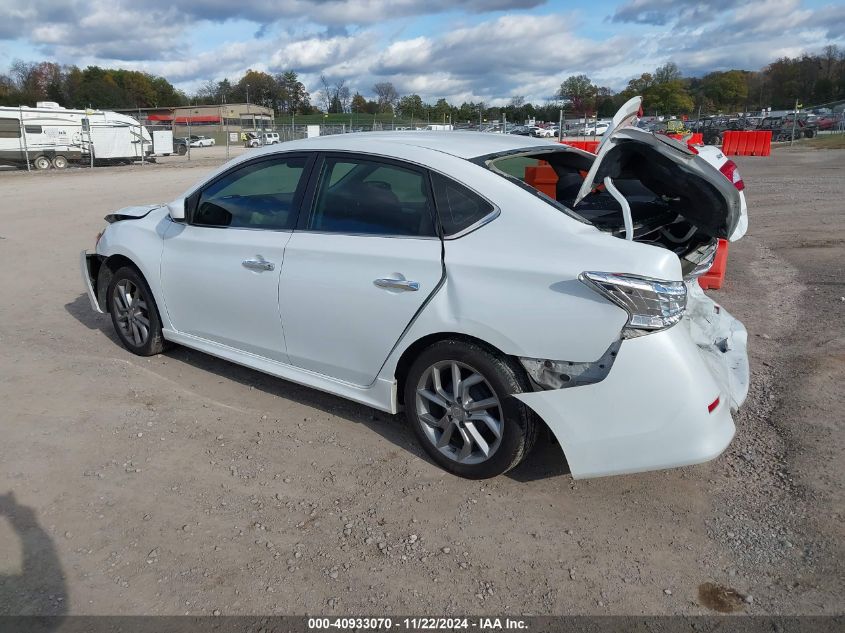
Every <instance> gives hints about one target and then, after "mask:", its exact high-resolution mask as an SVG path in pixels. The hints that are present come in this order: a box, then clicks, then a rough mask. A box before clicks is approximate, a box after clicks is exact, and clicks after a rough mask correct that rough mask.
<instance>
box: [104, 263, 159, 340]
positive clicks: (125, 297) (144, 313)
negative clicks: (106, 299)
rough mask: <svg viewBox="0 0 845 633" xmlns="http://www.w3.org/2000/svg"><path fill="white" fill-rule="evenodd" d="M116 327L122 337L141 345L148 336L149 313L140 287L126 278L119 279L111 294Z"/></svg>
mask: <svg viewBox="0 0 845 633" xmlns="http://www.w3.org/2000/svg"><path fill="white" fill-rule="evenodd" d="M112 305H113V306H114V311H115V312H114V314H115V320H116V322H117V327H118V328H119V329H120V333H121V334H122V335H123V337H124V338H125V339H126V340H127V341H129V342H130V343H132V345H134V346H136V347H141V346H142V345H144V344H145V343H146V342H147V339H148V338H149V336H150V313H149V307H148V306H147V302H146V301H144V297H143V295H142V294H141V289H140V288H139V287H138V286H136V285H135V284H134V283H132V282H131V281H129V280H128V279H121V280H120V281H119V282H117V284H116V285H115V287H114V293H113V294H112Z"/></svg>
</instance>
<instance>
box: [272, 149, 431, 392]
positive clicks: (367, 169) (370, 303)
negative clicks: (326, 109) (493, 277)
mask: <svg viewBox="0 0 845 633" xmlns="http://www.w3.org/2000/svg"><path fill="white" fill-rule="evenodd" d="M312 181H313V182H312V185H311V186H310V187H309V198H310V199H311V205H310V212H309V213H307V214H306V213H304V212H303V214H302V215H301V217H300V226H299V227H298V228H297V230H296V231H295V232H294V234H293V236H292V237H291V240H290V242H289V243H288V246H287V250H286V253H285V267H284V270H283V272H282V278H281V284H280V293H279V294H280V297H281V301H282V322H283V324H284V328H285V337H286V341H287V345H288V355H289V357H290V362H291V363H292V364H294V365H296V366H298V367H302V368H303V369H307V370H310V371H314V372H317V373H320V374H324V375H327V376H331V377H333V378H336V379H338V380H343V381H345V382H349V383H352V384H355V385H361V386H365V385H369V384H371V383H372V382H373V381H374V380H375V378H376V376H377V375H378V372H379V370H380V369H381V366H382V365H383V364H384V361H385V359H386V358H387V356H388V355H389V353H390V351H391V349H392V348H393V346H394V345H395V344H396V342H397V341H398V340H399V338H400V337H401V335H402V333H403V331H404V330H405V328H406V327H407V326H408V324H409V323H410V322H411V320H412V319H413V318H414V315H415V314H416V313H417V311H419V310H420V308H422V306H423V304H424V303H425V301H426V298H427V297H428V296H430V295H431V294H432V293H433V292H434V291H435V289H436V288H437V286H438V284H439V282H440V280H441V278H442V276H443V266H442V258H441V255H442V248H441V240H440V238H439V237H438V232H437V230H436V229H435V220H434V215H435V214H434V205H433V203H432V200H433V198H432V195H431V187H430V183H429V178H428V174H427V172H426V171H425V170H423V169H419V168H417V167H414V166H412V165H409V164H406V163H400V162H397V161H387V160H385V159H378V158H374V157H369V156H366V155H359V154H336V155H332V154H327V155H325V156H324V157H323V158H322V159H321V161H320V164H319V166H315V168H314V176H313V177H312Z"/></svg>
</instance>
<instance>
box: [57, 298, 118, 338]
mask: <svg viewBox="0 0 845 633" xmlns="http://www.w3.org/2000/svg"><path fill="white" fill-rule="evenodd" d="M65 310H66V311H67V313H68V314H69V315H70V316H72V317H73V318H74V319H76V320H77V321H79V322H80V323H81V324H82V325H84V326H85V327H86V328H88V329H89V330H100V332H102V333H103V334H105V335H106V336H108V337H109V340H111V341H112V342H113V343H114V344H115V345H120V339H118V338H117V334H115V332H114V328H113V327H112V323H111V318H110V317H109V315H107V314H97V313H96V312H94V311H93V310H92V309H91V302H90V301H88V295H85V294H82V295H79V296H78V297H77V298H76V299H74V300H73V301H71V302H70V303H66V304H65Z"/></svg>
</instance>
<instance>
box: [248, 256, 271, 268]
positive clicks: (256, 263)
mask: <svg viewBox="0 0 845 633" xmlns="http://www.w3.org/2000/svg"><path fill="white" fill-rule="evenodd" d="M241 265H242V266H243V267H244V268H249V269H250V270H274V269H275V268H276V264H274V263H273V262H268V261H267V260H266V259H264V258H263V257H262V258H260V259H245V260H243V261H242V262H241Z"/></svg>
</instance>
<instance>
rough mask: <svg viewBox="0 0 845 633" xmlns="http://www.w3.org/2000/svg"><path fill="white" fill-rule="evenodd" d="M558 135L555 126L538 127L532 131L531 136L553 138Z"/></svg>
mask: <svg viewBox="0 0 845 633" xmlns="http://www.w3.org/2000/svg"><path fill="white" fill-rule="evenodd" d="M557 135H558V128H557V127H556V126H550V127H538V128H536V129H535V130H534V131H533V134H532V136H536V137H537V138H554V137H556V136H557Z"/></svg>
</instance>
